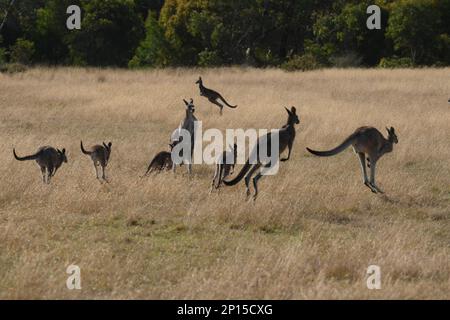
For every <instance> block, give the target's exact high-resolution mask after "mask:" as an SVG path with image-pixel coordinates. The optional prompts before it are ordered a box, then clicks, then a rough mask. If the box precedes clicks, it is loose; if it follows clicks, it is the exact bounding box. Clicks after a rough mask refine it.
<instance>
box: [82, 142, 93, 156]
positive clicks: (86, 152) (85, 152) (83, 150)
mask: <svg viewBox="0 0 450 320" xmlns="http://www.w3.org/2000/svg"><path fill="white" fill-rule="evenodd" d="M80 147H81V152H83V153H84V154H91V153H92V152H89V151H86V150H85V149H84V147H83V141H80Z"/></svg>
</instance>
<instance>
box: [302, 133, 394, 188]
mask: <svg viewBox="0 0 450 320" xmlns="http://www.w3.org/2000/svg"><path fill="white" fill-rule="evenodd" d="M386 130H387V132H388V138H387V139H385V138H384V137H383V135H382V134H381V132H380V131H378V130H377V129H375V128H373V127H361V128H358V129H356V130H355V132H354V133H352V134H351V135H350V136H349V137H348V138H347V139H345V140H344V142H342V143H341V144H340V145H339V146H337V147H336V148H334V149H332V150H329V151H315V150H311V149H309V148H306V150H308V151H309V152H311V153H312V154H314V155H316V156H319V157H329V156H334V155H336V154H338V153H340V152H342V151H344V150H345V149H346V148H347V147H349V146H350V145H352V146H353V149H354V151H355V153H357V154H358V156H359V161H360V164H361V171H362V175H363V182H364V184H365V185H366V186H367V187H368V188H369V189H370V190H371V191H372V192H373V193H377V192H379V193H383V191H382V190H381V189H380V188H378V186H377V185H376V183H375V169H376V164H377V161H378V160H379V159H380V158H381V157H382V156H383V155H384V154H385V153H389V152H392V150H393V148H394V144H395V143H398V138H397V135H396V134H395V129H394V128H393V127H391V128H390V129H389V128H386ZM366 155H367V161H368V166H369V168H370V180H369V179H368V178H367V171H366Z"/></svg>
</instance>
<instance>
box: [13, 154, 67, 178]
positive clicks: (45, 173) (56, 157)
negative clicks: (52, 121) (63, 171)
mask: <svg viewBox="0 0 450 320" xmlns="http://www.w3.org/2000/svg"><path fill="white" fill-rule="evenodd" d="M13 154H14V158H16V160H19V161H25V160H36V163H37V164H38V165H39V167H41V172H42V181H43V182H44V183H46V184H50V179H51V178H52V177H53V176H54V175H55V173H56V171H57V170H58V169H59V167H61V165H62V164H63V162H66V163H67V156H66V149H64V148H63V149H62V150H59V149H55V148H53V147H49V146H44V147H40V148H39V149H38V150H37V152H36V153H35V154H33V155H31V156H25V157H19V156H18V155H17V154H16V149H13Z"/></svg>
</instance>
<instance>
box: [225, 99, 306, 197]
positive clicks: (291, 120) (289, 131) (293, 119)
mask: <svg viewBox="0 0 450 320" xmlns="http://www.w3.org/2000/svg"><path fill="white" fill-rule="evenodd" d="M285 109H286V111H287V112H288V120H287V123H286V124H285V125H284V126H283V127H282V128H281V129H280V130H279V131H278V137H279V145H278V147H279V148H278V157H279V156H280V155H281V153H282V152H283V151H284V150H286V148H288V156H287V158H283V159H280V160H281V161H287V160H289V159H290V157H291V152H292V145H293V143H294V139H295V125H296V124H299V123H300V120H299V118H298V116H297V110H296V109H295V107H291V110H289V109H287V108H285ZM271 134H272V133H268V134H267V135H265V136H262V137H260V138H259V139H258V141H257V143H256V146H255V147H254V148H253V150H252V153H251V154H254V153H255V152H258V150H259V144H260V142H261V141H262V139H264V140H266V141H267V150H268V151H270V150H271V139H272V135H271ZM258 153H259V152H258ZM271 165H273V164H272V163H271V162H270V161H269V162H268V163H266V164H263V163H261V159H259V157H258V162H257V163H256V164H250V159H247V162H246V163H245V165H244V167H243V168H242V170H241V171H240V172H239V174H238V175H237V176H236V177H235V178H234V179H233V180H231V181H227V180H223V183H224V184H225V185H227V186H232V185H235V184H237V183H238V182H239V181H241V180H242V178H244V176H245V185H246V187H247V197H248V196H250V187H249V183H250V178H251V177H252V175H253V174H254V173H255V172H256V170H258V169H259V168H261V166H262V167H263V168H267V167H270V166H271ZM262 176H263V174H262V171H261V170H260V171H259V172H258V174H257V175H256V176H255V177H254V178H253V187H254V189H255V194H254V195H253V200H256V197H257V196H258V180H259V179H261V177H262Z"/></svg>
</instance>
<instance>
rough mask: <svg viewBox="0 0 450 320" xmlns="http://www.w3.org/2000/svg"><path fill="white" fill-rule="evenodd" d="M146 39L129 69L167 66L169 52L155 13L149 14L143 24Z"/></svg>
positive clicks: (130, 63) (137, 50)
mask: <svg viewBox="0 0 450 320" xmlns="http://www.w3.org/2000/svg"><path fill="white" fill-rule="evenodd" d="M145 30H146V37H145V39H144V40H143V41H142V42H141V43H140V45H139V47H138V48H137V49H136V53H135V55H134V57H133V59H131V60H130V62H129V64H128V65H129V66H130V67H131V68H137V67H164V66H167V65H169V63H170V61H171V59H170V56H171V50H170V47H169V44H168V42H167V40H166V38H165V36H164V30H163V29H162V27H161V26H160V25H159V23H158V21H157V20H156V13H151V12H150V13H149V14H148V16H147V20H146V22H145Z"/></svg>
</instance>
